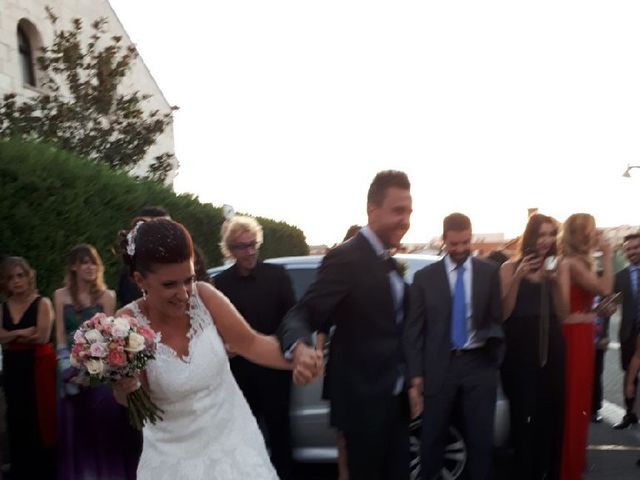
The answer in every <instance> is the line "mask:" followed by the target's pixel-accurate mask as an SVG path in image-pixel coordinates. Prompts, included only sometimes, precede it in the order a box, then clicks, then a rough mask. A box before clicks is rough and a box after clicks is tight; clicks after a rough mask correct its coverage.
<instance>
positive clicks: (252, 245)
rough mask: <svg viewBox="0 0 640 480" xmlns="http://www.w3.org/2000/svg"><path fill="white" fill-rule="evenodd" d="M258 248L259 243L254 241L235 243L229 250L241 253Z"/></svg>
mask: <svg viewBox="0 0 640 480" xmlns="http://www.w3.org/2000/svg"><path fill="white" fill-rule="evenodd" d="M258 246H259V245H258V242H257V241H256V240H253V241H252V242H247V243H234V244H233V245H230V246H229V249H230V250H233V251H234V252H241V251H246V250H249V249H257V248H258Z"/></svg>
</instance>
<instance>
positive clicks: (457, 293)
mask: <svg viewBox="0 0 640 480" xmlns="http://www.w3.org/2000/svg"><path fill="white" fill-rule="evenodd" d="M456 270H457V271H458V276H457V278H456V285H455V288H454V290H453V310H452V312H451V343H452V344H453V348H455V349H456V350H459V349H461V348H462V347H464V344H465V343H467V303H466V300H465V294H464V266H463V265H458V266H457V267H456Z"/></svg>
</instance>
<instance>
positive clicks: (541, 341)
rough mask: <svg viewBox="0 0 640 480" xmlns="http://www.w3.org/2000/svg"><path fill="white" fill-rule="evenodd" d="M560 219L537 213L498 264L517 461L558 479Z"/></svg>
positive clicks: (562, 306) (530, 471)
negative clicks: (513, 251)
mask: <svg viewBox="0 0 640 480" xmlns="http://www.w3.org/2000/svg"><path fill="white" fill-rule="evenodd" d="M557 235H558V223H557V222H556V221H555V220H554V219H553V218H551V217H548V216H546V215H542V214H539V213H537V214H534V215H532V216H531V217H529V221H528V222H527V226H526V228H525V231H524V233H523V234H522V237H521V240H520V246H519V254H518V255H517V257H516V258H515V259H513V260H509V261H507V262H506V263H504V264H503V265H502V267H501V269H500V280H501V286H502V292H503V293H502V308H503V317H504V320H505V321H504V330H505V337H506V355H505V359H504V362H503V365H502V382H503V387H504V390H505V393H506V395H507V397H508V398H509V401H510V406H511V432H512V441H513V445H514V448H515V457H514V465H515V466H517V475H514V477H518V478H521V479H530V480H534V479H535V480H541V479H543V478H544V479H549V480H560V459H561V452H562V430H563V424H562V419H563V411H564V342H563V339H562V331H561V323H560V322H561V320H562V319H563V318H564V317H565V316H566V311H567V305H566V302H565V301H564V298H565V295H564V294H563V291H562V288H563V284H562V282H561V281H560V280H559V279H560V278H561V277H563V276H566V275H567V273H568V272H567V266H566V265H565V264H564V263H562V262H560V263H559V264H558V262H557V260H556V254H557V246H556V244H557Z"/></svg>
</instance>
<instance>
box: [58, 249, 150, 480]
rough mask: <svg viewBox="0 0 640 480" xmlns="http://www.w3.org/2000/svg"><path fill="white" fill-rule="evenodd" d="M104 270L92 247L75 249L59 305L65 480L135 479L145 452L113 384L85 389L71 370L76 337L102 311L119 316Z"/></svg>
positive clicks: (61, 469) (61, 454)
mask: <svg viewBox="0 0 640 480" xmlns="http://www.w3.org/2000/svg"><path fill="white" fill-rule="evenodd" d="M103 271H104V269H103V266H102V261H101V260H100V257H99V256H98V253H97V252H96V250H95V248H93V247H92V246H91V245H86V244H81V245H77V246H75V247H74V248H73V249H72V250H71V252H70V254H69V258H68V262H67V271H66V274H65V286H64V288H60V289H58V290H56V292H55V294H54V304H55V311H56V318H57V319H59V321H58V322H57V323H56V337H57V344H58V348H57V352H58V359H59V361H60V373H61V377H62V383H63V384H62V393H61V398H60V402H59V412H58V423H59V426H58V430H59V434H58V435H59V444H60V448H59V457H58V478H59V479H60V480H67V479H73V480H83V479H91V480H103V479H104V480H133V479H135V478H136V469H137V465H138V459H139V458H140V453H141V451H142V436H141V433H140V432H138V431H136V430H135V429H133V428H132V427H130V426H129V423H128V416H127V411H126V409H125V408H124V407H122V406H121V405H118V404H117V403H116V402H115V400H114V399H113V393H112V390H111V386H109V385H100V386H98V387H81V386H78V385H76V384H75V383H73V382H72V381H70V380H72V378H73V376H74V373H76V372H77V371H76V370H75V369H73V367H70V366H69V361H68V360H69V348H70V347H71V345H72V344H73V334H74V332H75V330H76V329H77V328H78V327H79V326H80V324H81V323H82V322H84V321H85V320H88V319H89V318H91V317H92V316H93V315H95V314H96V313H98V312H104V313H106V314H107V315H113V313H114V310H115V303H116V301H115V294H114V293H113V291H112V290H108V289H107V288H106V287H105V285H104V280H103Z"/></svg>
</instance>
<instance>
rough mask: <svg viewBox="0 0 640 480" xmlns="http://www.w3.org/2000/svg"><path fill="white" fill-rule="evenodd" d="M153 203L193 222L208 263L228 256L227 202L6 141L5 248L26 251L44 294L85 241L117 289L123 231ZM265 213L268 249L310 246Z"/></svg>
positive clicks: (272, 253)
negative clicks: (224, 247)
mask: <svg viewBox="0 0 640 480" xmlns="http://www.w3.org/2000/svg"><path fill="white" fill-rule="evenodd" d="M212 187H213V188H215V185H213V186H212ZM149 205H161V206H163V207H164V208H166V209H167V210H168V211H169V213H170V214H171V217H172V218H173V219H175V220H177V221H179V222H181V223H183V224H184V225H185V226H186V227H187V228H188V229H189V231H190V232H191V235H192V236H193V239H194V242H195V243H196V244H197V245H198V246H200V248H201V249H202V250H203V251H204V253H205V255H206V256H207V259H208V265H209V266H213V265H219V264H220V263H221V262H222V259H221V254H220V250H219V248H218V242H219V239H220V227H221V225H222V222H223V220H224V219H223V216H222V210H221V209H220V208H217V207H214V206H212V205H211V204H202V203H200V202H199V201H198V198H197V197H196V196H194V195H191V194H182V195H176V194H175V193H174V192H172V191H171V190H170V189H169V188H166V187H163V186H161V185H158V184H156V183H153V182H140V181H136V180H134V179H132V178H131V177H129V176H128V175H126V174H124V173H118V172H114V171H112V170H109V169H108V168H107V167H105V166H102V165H98V164H95V163H93V162H89V161H87V160H85V159H82V158H78V157H76V156H73V155H71V154H69V153H67V152H63V151H60V150H57V149H55V148H52V147H50V146H47V145H41V144H33V143H24V142H21V141H17V140H10V141H4V142H0V253H1V254H3V255H19V256H23V257H25V258H27V260H29V262H30V263H31V265H32V266H33V267H34V268H35V269H36V270H37V272H38V286H39V289H40V291H41V292H42V293H43V294H44V295H51V293H52V292H53V290H55V289H56V288H58V287H59V286H60V285H61V283H62V278H63V273H64V264H65V258H66V254H67V252H68V251H69V250H70V248H71V247H72V246H73V245H75V244H77V243H82V242H86V243H90V244H92V245H94V246H95V247H96V248H97V250H98V252H99V253H100V256H101V257H102V260H103V262H104V264H105V278H106V281H107V284H108V285H109V286H110V288H115V286H116V281H117V276H118V273H119V271H120V265H121V263H120V257H119V252H118V250H117V242H116V239H117V233H118V231H119V230H121V229H123V228H126V227H127V226H128V225H129V222H130V221H131V218H132V217H133V216H134V215H135V214H136V212H138V211H139V210H140V209H141V208H142V207H145V206H149ZM258 220H259V221H260V223H261V224H262V226H263V228H264V231H265V235H264V236H265V241H264V246H263V248H262V251H261V253H262V255H265V256H267V257H278V256H284V255H306V254H307V253H308V246H307V244H306V241H305V237H304V234H303V232H302V231H301V230H300V229H298V228H297V227H293V226H291V225H288V224H286V223H284V222H275V221H273V220H269V219H263V218H258Z"/></svg>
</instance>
